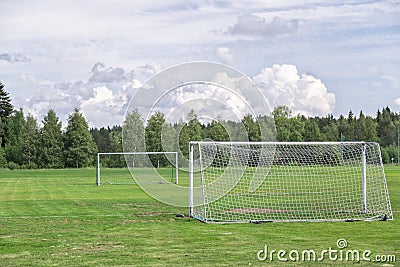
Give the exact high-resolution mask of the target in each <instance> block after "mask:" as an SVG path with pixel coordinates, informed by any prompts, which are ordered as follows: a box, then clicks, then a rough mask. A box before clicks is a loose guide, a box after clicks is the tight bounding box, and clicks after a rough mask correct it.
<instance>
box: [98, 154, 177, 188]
mask: <svg viewBox="0 0 400 267" xmlns="http://www.w3.org/2000/svg"><path fill="white" fill-rule="evenodd" d="M138 181H140V182H138ZM138 183H142V184H143V183H175V184H178V152H115V153H98V154H97V175H96V184H97V185H100V184H138Z"/></svg>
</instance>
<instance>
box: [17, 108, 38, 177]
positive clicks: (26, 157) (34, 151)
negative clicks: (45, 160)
mask: <svg viewBox="0 0 400 267" xmlns="http://www.w3.org/2000/svg"><path fill="white" fill-rule="evenodd" d="M21 137H22V138H21V152H22V154H21V156H22V164H23V165H24V167H27V168H29V169H32V168H37V161H38V145H39V127H38V125H37V122H36V119H35V118H34V117H33V116H31V115H28V116H27V118H26V123H25V127H24V129H23V132H22V136H21Z"/></svg>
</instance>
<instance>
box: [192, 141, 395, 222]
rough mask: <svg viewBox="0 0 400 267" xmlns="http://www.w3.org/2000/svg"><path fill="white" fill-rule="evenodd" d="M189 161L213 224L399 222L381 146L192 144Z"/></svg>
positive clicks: (201, 213) (196, 192) (196, 199)
mask: <svg viewBox="0 0 400 267" xmlns="http://www.w3.org/2000/svg"><path fill="white" fill-rule="evenodd" d="M189 161H190V163H189V173H190V180H189V206H190V208H189V213H190V216H191V217H194V218H196V219H199V220H201V221H204V222H207V223H213V222H215V223H216V222H222V223H228V222H270V221H285V222H286V221H288V222H289V221H358V220H391V219H393V217H392V209H391V206H390V200H389V195H388V190H387V185H386V178H385V173H384V169H383V164H382V159H381V152H380V147H379V144H377V143H369V142H190V156H189Z"/></svg>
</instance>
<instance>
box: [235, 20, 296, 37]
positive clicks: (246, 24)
mask: <svg viewBox="0 0 400 267" xmlns="http://www.w3.org/2000/svg"><path fill="white" fill-rule="evenodd" d="M297 26H298V21H297V20H295V19H291V20H286V21H285V20H282V19H281V18H279V17H274V18H273V19H272V20H271V21H270V22H268V21H266V19H264V18H261V17H259V16H256V15H243V16H239V17H238V19H237V22H236V24H235V25H233V26H231V27H230V28H229V30H228V33H230V34H240V35H250V36H258V37H271V36H277V35H282V34H289V33H293V32H294V31H295V30H296V29H297Z"/></svg>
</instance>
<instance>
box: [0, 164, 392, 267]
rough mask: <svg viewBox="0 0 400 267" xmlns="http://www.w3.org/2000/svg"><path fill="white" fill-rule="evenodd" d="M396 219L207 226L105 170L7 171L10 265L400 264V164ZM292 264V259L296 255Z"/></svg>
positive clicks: (5, 245) (0, 187)
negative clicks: (320, 257)
mask: <svg viewBox="0 0 400 267" xmlns="http://www.w3.org/2000/svg"><path fill="white" fill-rule="evenodd" d="M385 172H386V177H387V181H388V187H389V194H390V198H391V204H392V209H393V213H394V220H393V221H385V222H383V221H374V222H353V223H346V222H334V223H326V222H323V223H322V222H321V223H265V224H225V225H223V224H204V223H201V222H199V221H197V220H194V219H189V218H177V217H176V216H175V215H176V214H177V213H184V214H186V215H187V209H186V208H176V207H172V206H168V205H165V204H162V203H159V202H157V201H155V200H153V199H152V198H150V197H149V196H148V195H146V194H145V193H144V192H142V191H141V189H140V188H139V187H138V186H136V185H104V186H96V185H95V169H76V170H75V169H68V170H13V171H11V170H5V169H4V170H0V266H121V265H122V266H267V265H268V266H288V265H289V266H321V265H324V266H398V265H399V263H398V262H400V219H399V213H400V194H399V190H400V167H399V166H386V168H385ZM340 238H343V239H346V240H347V243H348V246H347V248H345V249H343V250H357V251H361V252H362V251H365V250H370V251H372V254H371V256H370V257H369V258H370V259H371V260H375V256H383V257H384V256H391V255H394V256H395V257H396V259H397V262H393V257H391V259H389V261H388V262H372V261H371V262H366V261H361V262H359V263H356V262H353V261H343V260H342V261H340V260H336V261H333V260H329V258H328V256H327V255H325V258H324V259H325V260H324V261H323V262H314V261H312V260H309V261H307V260H306V261H301V260H300V261H298V262H292V261H290V259H289V262H281V261H279V260H278V257H277V255H276V253H275V254H274V255H273V256H274V257H273V260H272V261H271V260H270V259H269V258H268V259H267V260H265V261H260V260H259V259H258V258H257V252H258V251H260V250H262V249H264V248H265V246H266V245H267V246H268V249H269V251H271V250H276V251H278V250H285V251H286V252H289V251H291V250H297V251H300V252H301V251H303V250H315V251H316V252H321V251H323V250H328V249H329V248H332V249H336V250H337V249H338V247H337V245H336V242H337V240H338V239H340ZM283 257H284V258H285V257H286V258H287V259H288V253H287V254H286V256H283Z"/></svg>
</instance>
